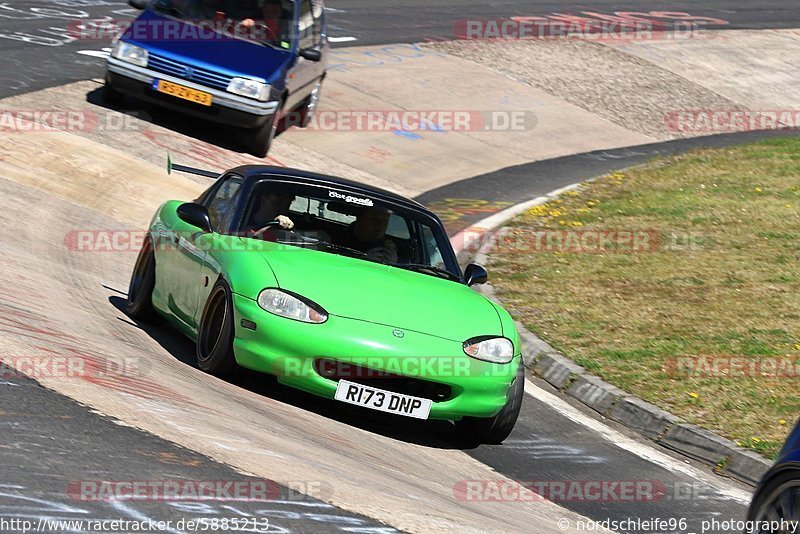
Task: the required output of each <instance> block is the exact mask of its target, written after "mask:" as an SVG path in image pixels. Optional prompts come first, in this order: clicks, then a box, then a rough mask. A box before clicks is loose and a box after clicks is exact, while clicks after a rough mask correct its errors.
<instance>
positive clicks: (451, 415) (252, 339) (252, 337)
mask: <svg viewBox="0 0 800 534" xmlns="http://www.w3.org/2000/svg"><path fill="white" fill-rule="evenodd" d="M233 303H234V320H235V323H234V325H235V330H236V335H235V338H234V344H233V349H234V354H235V355H236V361H237V362H238V363H239V365H241V366H242V367H246V368H248V369H253V370H255V371H260V372H264V373H269V374H272V375H275V376H277V377H278V381H279V382H281V383H282V384H285V385H288V386H291V387H295V388H297V389H301V390H304V391H307V392H309V393H313V394H315V395H319V396H322V397H326V398H329V399H332V398H334V394H335V393H336V387H337V385H338V382H337V380H335V379H331V378H326V377H324V376H321V374H320V373H319V372H317V371H316V370H315V367H314V362H315V361H318V360H319V359H325V360H334V361H336V362H342V363H352V364H356V365H360V366H363V367H368V368H369V370H371V371H379V372H380V371H385V372H387V373H391V374H392V375H396V378H384V379H383V381H384V382H383V383H384V384H385V383H390V382H391V380H394V379H397V380H398V381H402V380H403V379H404V378H406V377H408V378H413V379H415V380H419V381H424V382H433V383H435V384H436V385H437V386H439V385H444V386H446V387H449V388H450V390H449V394H448V395H447V396H446V397H445V398H444V399H442V400H434V401H433V403H432V407H431V411H430V415H429V418H430V419H448V420H458V419H461V418H462V417H464V416H471V417H491V416H493V415H495V414H497V412H499V411H500V409H501V408H502V407H503V406H504V405H505V403H506V399H507V396H508V390H509V388H510V386H511V383H512V382H513V380H514V378H515V376H516V372H517V366H518V364H519V358H520V356H519V355H517V356H515V357H514V359H513V361H512V362H511V363H509V364H503V365H500V364H493V363H489V362H482V361H479V360H475V359H473V358H470V357H468V356H467V355H465V354H464V352H463V349H462V345H461V343H458V342H454V341H450V340H445V339H442V338H439V337H435V336H430V335H427V334H421V333H417V332H408V331H406V332H405V333H404V335H403V337H402V338H398V337H395V336H394V335H393V330H395V329H393V328H391V327H388V326H385V325H379V324H375V323H370V322H366V321H359V320H355V319H347V318H343V317H337V316H330V317H329V318H328V320H327V321H326V322H325V323H323V324H308V323H302V322H299V321H293V320H290V319H285V318H282V317H278V316H275V315H272V314H270V313H268V312H266V311H264V310H262V309H261V308H260V307H259V306H258V304H257V303H256V301H254V300H253V299H250V298H247V297H243V296H241V295H237V294H234V296H233ZM243 319H244V320H245V321H252V323H254V324H255V330H252V329H251V328H245V327H243V326H242V320H243ZM251 327H252V325H251ZM345 379H347V380H350V378H346V377H345ZM353 381H356V382H358V381H359V380H358V379H353ZM387 381H388V382H387ZM362 383H367V384H369V382H362ZM374 387H379V388H381V389H389V388H383V387H382V386H374ZM390 387H391V386H390Z"/></svg>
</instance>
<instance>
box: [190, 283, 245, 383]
mask: <svg viewBox="0 0 800 534" xmlns="http://www.w3.org/2000/svg"><path fill="white" fill-rule="evenodd" d="M233 332H234V330H233V299H232V298H231V289H230V287H228V284H227V283H226V282H225V280H220V281H219V282H217V283H216V285H215V286H214V289H212V290H211V294H210V295H209V296H208V300H207V301H206V306H205V309H204V310H203V315H202V317H201V318H200V327H199V328H198V329H197V366H198V367H200V369H202V370H203V371H205V372H207V373H210V374H212V375H217V376H225V375H230V374H232V373H233V372H234V371H235V370H236V369H237V365H236V359H235V358H234V356H233Z"/></svg>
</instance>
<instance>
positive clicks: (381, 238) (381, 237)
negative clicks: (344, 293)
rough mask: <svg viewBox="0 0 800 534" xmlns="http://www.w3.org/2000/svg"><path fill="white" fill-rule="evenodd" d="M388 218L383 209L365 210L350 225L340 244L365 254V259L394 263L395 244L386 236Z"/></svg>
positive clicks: (395, 258)
mask: <svg viewBox="0 0 800 534" xmlns="http://www.w3.org/2000/svg"><path fill="white" fill-rule="evenodd" d="M390 216H391V214H390V213H389V211H388V210H385V209H381V208H368V209H365V210H364V211H363V212H362V213H361V214H360V215H359V216H358V217H357V218H356V220H355V221H353V222H352V223H351V224H350V227H349V228H348V231H347V234H345V239H344V242H343V243H341V244H342V245H343V246H345V247H348V248H352V249H355V250H359V251H361V252H364V253H366V254H367V257H368V258H369V259H371V260H374V261H379V262H383V263H394V262H396V261H397V244H396V243H395V242H394V241H392V239H391V238H389V237H388V236H387V235H386V229H387V228H388V226H389V217H390Z"/></svg>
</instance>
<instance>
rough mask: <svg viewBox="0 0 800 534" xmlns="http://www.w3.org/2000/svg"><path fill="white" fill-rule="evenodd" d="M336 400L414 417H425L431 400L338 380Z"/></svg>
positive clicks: (428, 411)
mask: <svg viewBox="0 0 800 534" xmlns="http://www.w3.org/2000/svg"><path fill="white" fill-rule="evenodd" d="M334 398H335V399H336V400H339V401H342V402H347V403H350V404H356V405H358V406H363V407H365V408H371V409H373V410H379V411H381V412H388V413H393V414H397V415H404V416H406V417H414V418H416V419H427V418H428V414H429V413H430V411H431V404H432V401H431V400H430V399H421V398H419V397H412V396H410V395H403V394H401V393H394V392H392V391H386V390H383V389H377V388H371V387H368V386H364V385H361V384H356V383H354V382H348V381H347V380H339V386H338V387H337V388H336V395H335V397H334Z"/></svg>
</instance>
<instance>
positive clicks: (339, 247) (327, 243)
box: [316, 239, 367, 258]
mask: <svg viewBox="0 0 800 534" xmlns="http://www.w3.org/2000/svg"><path fill="white" fill-rule="evenodd" d="M316 244H318V245H321V246H323V247H325V248H327V249H330V250H335V251H337V252H346V253H348V254H351V255H353V256H358V257H360V258H366V257H367V253H366V252H361V251H360V250H356V249H354V248H350V247H345V246H343V245H334V244H333V243H331V242H330V241H323V240H321V239H318V240H317V241H316Z"/></svg>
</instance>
